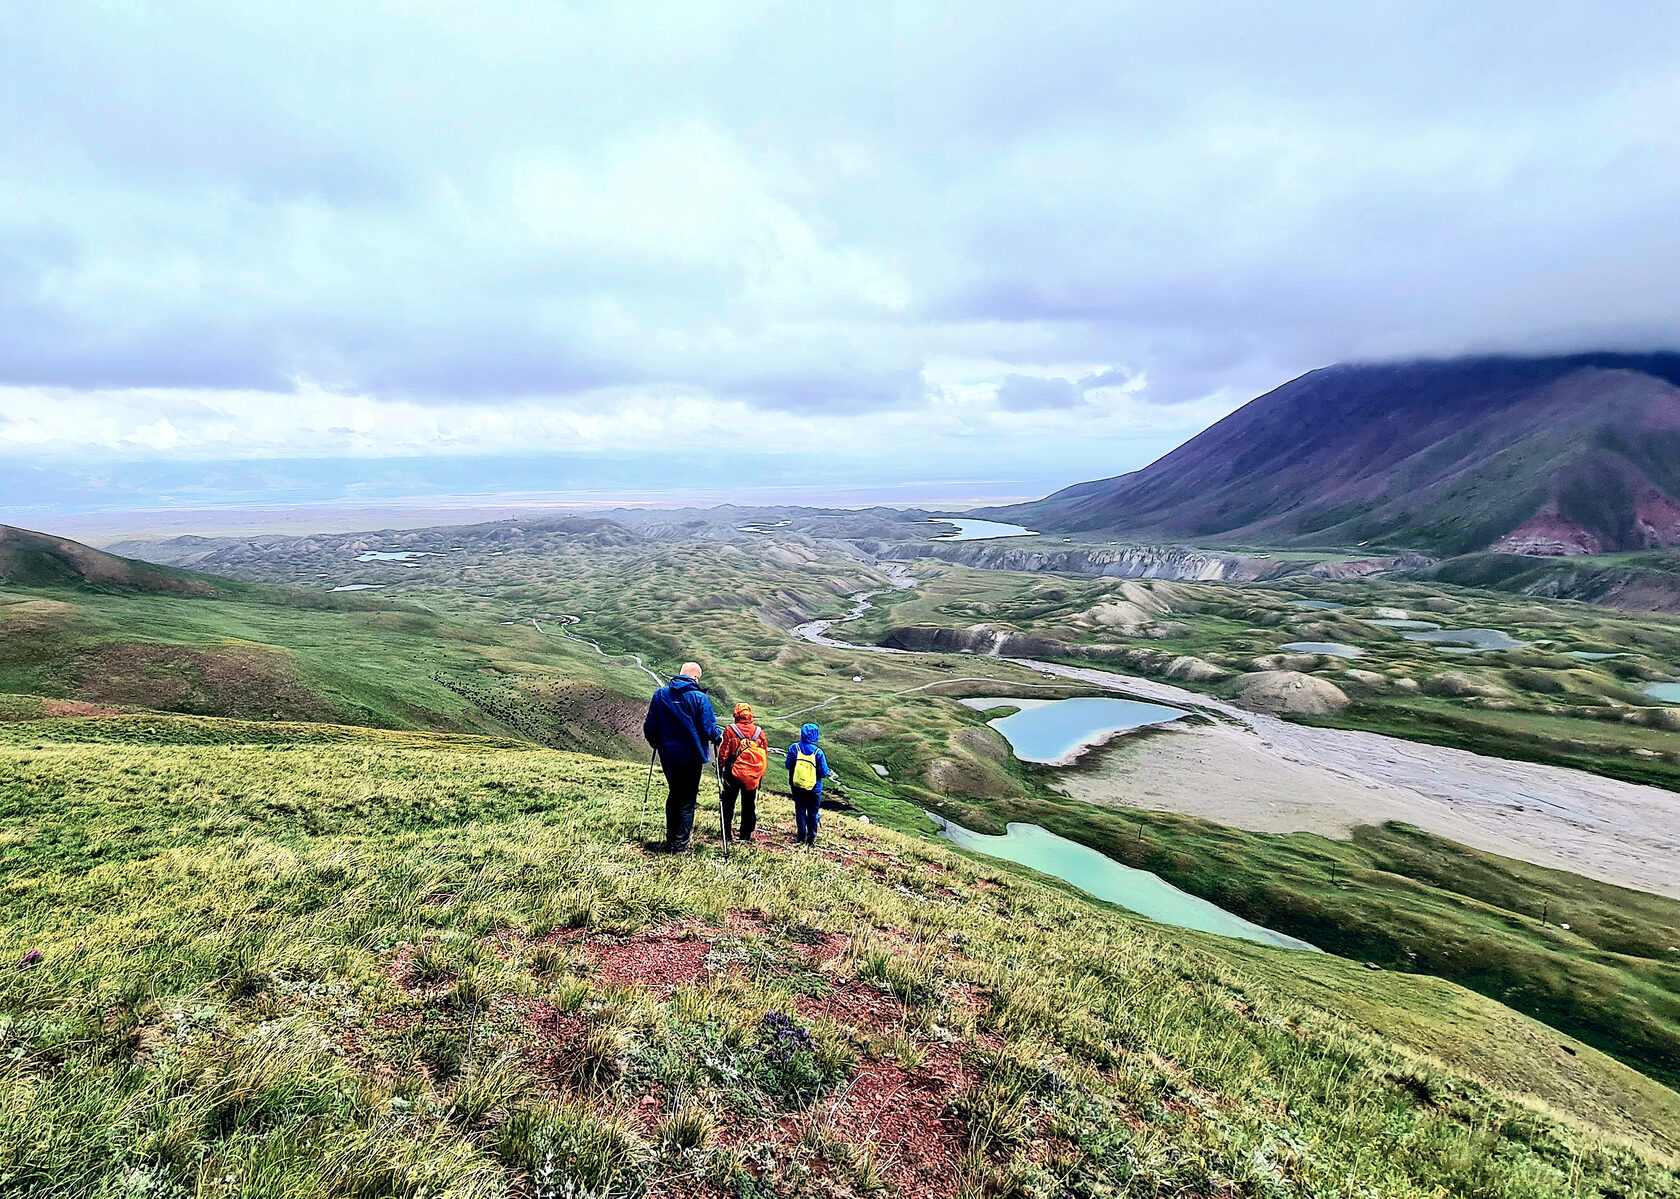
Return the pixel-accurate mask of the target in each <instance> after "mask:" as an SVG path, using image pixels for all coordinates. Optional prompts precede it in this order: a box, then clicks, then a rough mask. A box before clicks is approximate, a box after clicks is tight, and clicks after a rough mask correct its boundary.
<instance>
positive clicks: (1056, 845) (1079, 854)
mask: <svg viewBox="0 0 1680 1199" xmlns="http://www.w3.org/2000/svg"><path fill="white" fill-rule="evenodd" d="M934 820H935V822H936V823H938V824H940V825H941V826H942V835H943V836H945V837H947V838H948V839H949V840H951V841H952V842H954V843H955V844H957V845H960V846H962V847H963V848H964V849H972V850H975V851H976V852H979V853H983V854H988V855H990V856H991V857H994V858H1002V859H1004V860H1005V861H1008V862H1016V863H1019V864H1020V865H1022V866H1030V867H1031V868H1032V869H1034V870H1037V871H1039V872H1040V873H1043V874H1049V875H1053V876H1055V877H1056V878H1059V879H1062V880H1063V881H1064V882H1068V883H1072V884H1073V885H1074V886H1075V887H1078V888H1079V889H1080V890H1081V891H1084V892H1085V893H1086V894H1087V895H1094V896H1096V897H1097V898H1098V899H1106V900H1107V901H1108V902H1110V903H1117V904H1119V905H1120V906H1121V907H1123V908H1125V909H1127V910H1128V911H1132V912H1136V913H1137V914H1138V915H1140V916H1147V917H1149V919H1151V920H1156V921H1159V922H1160V923H1162V924H1171V925H1175V926H1177V927H1179V928H1193V929H1198V930H1200V931H1201V932H1204V933H1218V934H1219V935H1220V936H1224V937H1241V938H1242V939H1243V940H1245V941H1258V942H1260V943H1261V944H1262V945H1278V946H1282V947H1283V948H1286V949H1306V950H1311V951H1313V952H1315V953H1316V952H1320V950H1319V949H1318V947H1317V946H1316V945H1310V944H1308V943H1307V942H1305V941H1301V940H1297V939H1296V938H1294V937H1289V936H1285V935H1284V934H1283V933H1278V932H1273V931H1272V930H1271V929H1269V928H1262V927H1261V926H1260V925H1258V924H1255V923H1253V922H1252V921H1248V920H1244V919H1243V918H1242V917H1241V916H1236V915H1233V914H1232V913H1230V912H1227V911H1226V910H1225V909H1224V908H1222V907H1219V906H1218V905H1217V904H1212V903H1209V902H1208V901H1207V900H1205V899H1199V898H1197V897H1196V896H1194V895H1191V894H1190V893H1189V892H1187V891H1180V890H1179V889H1178V888H1177V887H1175V886H1173V885H1172V884H1171V883H1169V882H1167V881H1166V879H1164V878H1161V877H1160V876H1159V875H1155V874H1151V873H1149V871H1147V870H1138V869H1135V868H1134V867H1131V866H1125V865H1122V864H1121V863H1119V862H1116V861H1115V860H1114V859H1113V858H1111V857H1108V856H1107V855H1105V854H1101V853H1098V852H1097V851H1096V850H1094V849H1091V848H1090V847H1089V846H1085V845H1081V844H1079V843H1078V842H1077V841H1070V840H1068V839H1067V838H1066V837H1060V836H1057V835H1056V834H1055V833H1053V832H1051V831H1050V830H1049V829H1046V828H1041V827H1039V826H1038V825H1036V824H1011V825H1009V831H1008V832H1007V833H1006V834H1004V835H1003V836H1001V837H997V836H990V835H988V834H986V833H976V832H972V831H970V830H969V829H966V828H963V827H962V826H961V825H959V824H952V823H951V822H950V821H949V820H943V819H941V818H940V817H937V816H935V817H934Z"/></svg>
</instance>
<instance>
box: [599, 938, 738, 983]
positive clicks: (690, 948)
mask: <svg viewBox="0 0 1680 1199" xmlns="http://www.w3.org/2000/svg"><path fill="white" fill-rule="evenodd" d="M711 949H712V945H711V942H710V941H703V940H701V939H699V938H698V937H696V936H694V935H693V934H692V933H679V934H676V935H670V934H661V933H637V934H635V935H633V936H630V937H627V938H625V939H624V940H623V941H618V942H614V943H612V944H603V943H601V942H591V943H590V944H588V945H585V946H584V949H583V951H584V953H585V954H587V955H588V956H589V959H590V960H591V961H592V962H593V963H594V965H595V977H596V979H598V980H599V981H601V982H604V983H610V984H613V985H617V986H630V985H635V986H642V987H646V988H647V989H648V990H650V991H652V992H653V993H654V994H655V995H658V996H659V997H660V998H661V999H669V998H670V997H671V996H672V995H673V994H675V993H676V990H677V988H678V987H680V986H682V985H683V984H684V983H692V982H700V981H702V980H703V979H704V978H705V977H706V955H707V954H708V953H710V952H711Z"/></svg>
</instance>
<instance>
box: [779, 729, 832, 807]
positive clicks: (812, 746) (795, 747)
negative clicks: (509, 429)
mask: <svg viewBox="0 0 1680 1199" xmlns="http://www.w3.org/2000/svg"><path fill="white" fill-rule="evenodd" d="M820 736H822V730H821V729H819V728H817V726H816V725H814V724H808V725H806V726H804V727H803V728H801V729H800V730H799V740H798V741H796V742H794V743H793V744H792V745H790V746H788V751H787V769H788V774H789V775H792V773H793V762H794V759H795V758H797V757H798V756H799V752H800V750H804V751H805V752H806V753H808V754H809V753H814V754H816V755H817V789H816V791H815V792H814V793H813V794H815V795H816V797H817V798H818V799H821V798H822V793H823V780H824V779H826V778H827V777H828V759H827V758H825V757H824V756H823V751H822V750H820V749H818V748H817V738H818V737H820Z"/></svg>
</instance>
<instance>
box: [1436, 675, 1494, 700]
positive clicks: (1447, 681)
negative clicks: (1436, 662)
mask: <svg viewBox="0 0 1680 1199" xmlns="http://www.w3.org/2000/svg"><path fill="white" fill-rule="evenodd" d="M1422 687H1423V692H1424V694H1425V695H1444V696H1449V697H1455V698H1463V697H1464V696H1469V695H1479V696H1484V697H1488V698H1492V697H1494V696H1500V695H1509V694H1510V692H1508V691H1506V690H1505V688H1503V687H1501V686H1499V685H1498V684H1496V683H1490V682H1487V681H1486V680H1484V679H1478V678H1475V677H1473V676H1471V675H1467V674H1464V673H1463V672H1461V671H1457V670H1443V671H1442V672H1441V673H1440V674H1432V675H1430V676H1429V677H1428V678H1427V679H1424V680H1423V683H1422Z"/></svg>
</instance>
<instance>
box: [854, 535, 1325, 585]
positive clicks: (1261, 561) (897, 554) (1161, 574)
mask: <svg viewBox="0 0 1680 1199" xmlns="http://www.w3.org/2000/svg"><path fill="white" fill-rule="evenodd" d="M881 556H882V557H883V558H898V559H912V558H939V559H941V560H943V561H946V562H954V563H957V564H958V565H960V566H971V567H974V568H976V569H978V570H1019V571H1028V572H1034V571H1058V572H1065V573H1068V574H1080V575H1097V576H1101V577H1104V578H1117V579H1175V580H1192V581H1195V582H1203V583H1209V582H1252V581H1254V580H1257V579H1270V578H1275V577H1276V576H1278V575H1281V574H1287V573H1290V572H1292V571H1294V570H1297V569H1299V566H1298V565H1297V564H1296V563H1291V562H1280V561H1276V560H1274V559H1271V558H1259V557H1249V556H1247V555H1243V554H1210V553H1206V552H1203V551H1201V550H1193V549H1187V548H1185V547H1184V546H1177V545H1129V546H1120V545H1117V546H1115V547H1113V548H1112V549H1109V548H1094V547H1090V546H1069V547H1068V548H1066V549H1052V548H1048V547H1045V546H1044V545H1043V544H1042V543H1040V544H1039V545H1038V547H1037V548H1029V547H1026V546H1016V545H1012V544H1010V543H1009V542H1008V541H952V542H940V541H924V542H915V543H911V544H907V545H897V546H893V547H891V548H890V549H883V551H882V554H881Z"/></svg>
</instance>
